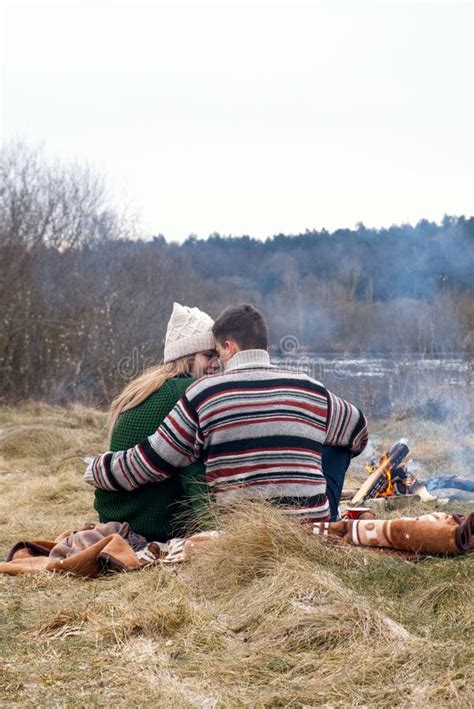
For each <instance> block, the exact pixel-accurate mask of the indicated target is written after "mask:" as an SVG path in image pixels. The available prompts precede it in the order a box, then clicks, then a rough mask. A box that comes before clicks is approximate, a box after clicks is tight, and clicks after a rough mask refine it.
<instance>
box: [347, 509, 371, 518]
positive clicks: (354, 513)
mask: <svg viewBox="0 0 474 709" xmlns="http://www.w3.org/2000/svg"><path fill="white" fill-rule="evenodd" d="M367 512H368V513H369V515H370V517H375V515H374V513H373V512H372V510H371V509H370V508H369V507H349V508H348V509H347V510H346V511H345V512H344V514H343V518H344V519H360V517H362V516H365V514H366V513H367Z"/></svg>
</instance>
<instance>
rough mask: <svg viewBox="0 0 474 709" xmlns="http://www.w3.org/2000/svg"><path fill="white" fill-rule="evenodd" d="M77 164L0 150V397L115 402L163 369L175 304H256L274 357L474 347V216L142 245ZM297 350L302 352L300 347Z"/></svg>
mask: <svg viewBox="0 0 474 709" xmlns="http://www.w3.org/2000/svg"><path fill="white" fill-rule="evenodd" d="M138 236H139V235H138V234H137V232H136V227H135V226H134V222H133V220H132V219H131V218H130V217H128V216H126V215H123V214H118V213H117V211H116V210H115V209H113V208H112V207H111V206H110V202H109V200H108V198H107V195H106V192H105V188H104V185H103V184H102V182H101V181H100V180H99V179H98V178H97V177H95V176H94V175H93V174H92V173H91V172H90V171H89V170H87V169H85V168H81V167H79V166H74V165H73V166H71V165H68V166H62V165H59V164H51V163H46V162H45V161H44V159H43V158H42V156H41V154H40V153H36V152H34V151H31V150H29V149H27V148H25V146H23V145H21V144H17V145H14V146H9V147H8V148H4V149H3V151H2V152H1V153H0V315H1V322H2V330H1V333H0V367H1V379H0V397H1V398H3V399H4V400H14V399H18V398H24V397H38V398H43V399H48V400H51V401H61V402H64V401H72V400H75V401H77V400H79V401H84V402H87V403H94V404H97V403H99V404H100V403H103V404H105V403H107V402H108V401H109V400H110V398H111V397H112V396H113V395H114V394H115V393H116V392H117V390H118V389H120V387H121V386H123V385H124V383H125V382H126V381H127V379H128V378H130V377H132V376H134V375H136V374H138V373H139V372H141V371H142V369H143V367H144V366H148V365H150V364H152V363H155V362H157V361H159V359H160V357H161V355H162V351H163V336H164V332H165V329H166V323H167V319H168V317H169V314H170V312H171V307H172V303H173V301H174V300H176V301H179V302H181V303H185V304H188V305H197V306H199V307H201V308H203V309H204V310H206V311H207V312H209V313H210V314H211V315H212V316H216V315H217V314H218V313H219V312H220V311H221V310H222V309H223V308H224V307H226V306H227V305H229V304H231V303H236V302H241V301H247V302H252V303H254V304H256V305H257V306H258V307H260V308H261V309H262V310H263V311H264V312H265V314H266V316H267V318H268V321H269V325H270V333H271V343H272V347H273V348H274V349H275V350H278V348H279V347H283V349H285V348H286V345H287V343H288V342H289V343H291V349H292V348H293V347H294V346H297V347H298V348H299V350H300V351H301V352H305V351H317V352H361V351H364V352H368V351H372V352H374V351H377V352H380V351H383V352H400V351H403V352H417V353H419V352H421V353H430V354H431V353H436V354H439V353H443V352H447V351H451V352H452V351H458V352H459V351H463V352H472V350H473V349H474V341H473V340H474V337H473V335H474V311H473V284H472V280H473V278H472V274H473V272H474V219H472V218H471V219H466V218H464V217H450V216H446V217H445V218H444V219H443V221H442V223H441V224H434V223H432V222H428V221H426V220H423V221H420V222H419V223H418V224H417V225H416V226H410V225H402V226H392V227H390V228H389V229H380V230H375V229H368V228H366V227H364V226H363V225H362V224H360V225H358V226H357V228H356V229H354V230H348V229H344V230H338V231H336V232H333V233H329V232H326V231H320V232H317V231H307V232H306V233H304V234H298V235H292V236H287V235H284V234H279V235H277V236H274V237H271V238H269V239H267V240H266V241H258V240H256V239H252V238H249V237H248V236H242V237H225V236H221V235H219V234H213V235H211V236H210V237H209V238H208V239H205V240H201V239H197V238H196V237H193V236H191V237H189V238H188V239H187V240H186V241H185V242H184V243H183V244H181V245H178V244H175V243H167V241H166V240H165V238H164V237H163V236H156V237H154V238H153V239H152V240H148V241H143V240H140V239H139V238H138ZM292 353H293V352H292Z"/></svg>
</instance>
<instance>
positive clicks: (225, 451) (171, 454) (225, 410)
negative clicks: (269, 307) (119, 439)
mask: <svg viewBox="0 0 474 709" xmlns="http://www.w3.org/2000/svg"><path fill="white" fill-rule="evenodd" d="M366 443H367V424H366V420H365V417H364V415H363V414H362V412H361V411H359V409H357V408H356V407H355V406H353V405H352V404H350V403H348V402H347V401H344V400H343V399H340V398H339V397H338V396H335V395H334V394H332V393H331V392H329V391H328V390H327V389H326V388H325V387H324V386H323V385H322V384H321V383H320V382H317V381H316V380H314V379H312V378H311V377H309V376H307V375H305V374H300V373H298V374H296V373H293V372H287V371H282V370H281V369H277V368H275V367H274V366H273V365H271V364H270V358H269V355H268V353H267V352H266V351H264V350H245V351H242V352H238V353H237V354H236V355H234V356H233V357H232V358H231V360H230V361H229V363H228V365H227V368H226V370H225V371H224V372H222V373H219V374H214V375H211V376H207V377H203V378H202V379H200V380H198V381H197V382H195V383H194V384H193V385H192V386H190V387H189V388H188V389H187V391H186V392H185V394H184V395H183V396H182V397H181V399H180V400H179V401H178V403H177V404H176V406H175V407H174V408H173V409H172V411H171V412H170V413H169V414H168V416H167V417H166V418H165V420H164V421H163V423H162V424H161V425H160V427H159V428H158V430H157V431H156V432H155V433H154V434H153V435H152V436H150V437H149V438H148V439H147V440H146V441H144V442H143V443H140V444H139V445H136V446H135V447H134V448H130V449H129V450H127V451H124V452H118V453H110V452H109V453H104V454H103V455H100V456H98V457H97V458H95V460H94V461H93V463H92V464H91V466H90V467H89V470H88V473H86V479H88V481H89V482H91V483H92V484H94V485H96V486H97V487H100V488H102V489H104V490H120V489H127V490H132V489H134V488H137V487H139V486H140V485H145V484H146V483H149V482H158V481H160V480H165V479H167V478H168V477H170V476H172V475H175V474H177V468H180V467H184V466H187V465H189V464H190V463H192V462H193V461H196V460H198V459H199V458H202V459H203V460H204V463H205V466H206V481H207V484H208V486H209V489H210V492H211V493H212V494H213V496H214V498H215V500H216V502H217V503H218V504H226V503H228V502H232V501H233V500H234V499H236V497H239V498H240V497H242V496H244V497H247V498H251V499H265V500H268V501H270V502H273V503H275V504H277V505H280V506H282V507H283V508H285V510H286V511H287V512H288V514H290V515H291V516H294V517H295V518H297V519H301V520H326V519H329V505H328V500H327V497H326V481H325V478H324V475H323V473H322V469H321V448H322V446H323V445H334V446H344V447H348V448H349V449H350V450H351V452H352V454H353V455H358V454H359V453H360V452H361V451H362V450H363V449H364V448H365V445H366Z"/></svg>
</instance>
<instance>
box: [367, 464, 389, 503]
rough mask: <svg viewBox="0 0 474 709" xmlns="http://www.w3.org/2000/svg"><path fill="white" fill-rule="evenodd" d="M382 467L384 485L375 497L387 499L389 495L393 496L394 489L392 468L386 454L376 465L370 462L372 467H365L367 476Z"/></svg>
mask: <svg viewBox="0 0 474 709" xmlns="http://www.w3.org/2000/svg"><path fill="white" fill-rule="evenodd" d="M382 465H385V470H384V474H385V478H386V481H387V482H386V485H384V486H383V487H382V488H381V489H380V490H379V491H378V492H377V493H376V495H375V497H388V496H390V495H395V487H394V485H393V482H392V466H391V463H390V460H389V458H388V456H387V455H386V454H384V455H383V456H382V457H381V458H380V460H379V462H378V463H376V462H375V461H372V465H366V466H365V467H366V469H367V472H368V473H369V475H371V474H372V473H373V472H374V471H375V470H376V468H379V467H381V466H382Z"/></svg>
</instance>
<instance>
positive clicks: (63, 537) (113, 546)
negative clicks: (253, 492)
mask: <svg viewBox="0 0 474 709" xmlns="http://www.w3.org/2000/svg"><path fill="white" fill-rule="evenodd" d="M213 534H214V535H215V534H216V533H215V532H214V533H207V534H206V533H202V534H195V535H193V536H191V537H189V538H188V539H170V540H169V541H168V542H166V543H162V542H152V543H150V544H148V543H147V541H146V539H145V538H144V537H141V536H140V535H138V534H135V533H134V532H132V531H131V530H130V529H129V526H128V524H127V523H126V522H124V523H122V522H107V523H105V524H89V525H87V526H86V527H84V529H81V530H79V531H67V532H62V533H61V534H60V535H59V536H58V537H56V539H54V540H52V541H51V540H35V541H20V542H18V543H17V544H15V546H14V547H13V548H12V549H10V552H9V553H8V556H7V560H6V561H5V562H3V563H0V573H5V574H11V575H19V574H35V573H39V572H44V571H59V572H62V573H70V574H73V575H74V576H82V577H85V578H95V577H96V576H99V575H100V574H103V573H104V572H106V571H134V570H135V569H140V568H142V567H144V566H147V565H148V564H151V563H156V562H163V563H175V562H176V561H186V560H188V559H189V558H191V556H192V555H193V553H194V550H195V549H196V547H197V548H199V546H200V544H202V542H203V540H204V539H206V541H207V539H208V538H210V536H212V535H213Z"/></svg>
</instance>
